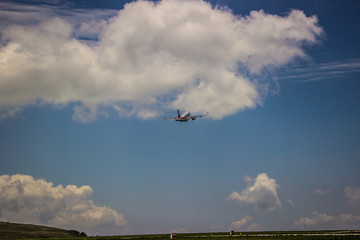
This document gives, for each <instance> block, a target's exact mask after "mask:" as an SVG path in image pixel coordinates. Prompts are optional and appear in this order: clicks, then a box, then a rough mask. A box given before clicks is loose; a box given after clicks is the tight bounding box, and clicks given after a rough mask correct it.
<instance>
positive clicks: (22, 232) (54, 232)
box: [0, 222, 86, 240]
mask: <svg viewBox="0 0 360 240" xmlns="http://www.w3.org/2000/svg"><path fill="white" fill-rule="evenodd" d="M67 237H86V234H85V233H83V232H82V233H80V232H79V231H76V230H64V229H60V228H54V227H46V226H39V225H34V224H20V223H9V222H0V239H4V240H5V239H26V238H67Z"/></svg>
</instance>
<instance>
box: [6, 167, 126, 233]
mask: <svg viewBox="0 0 360 240" xmlns="http://www.w3.org/2000/svg"><path fill="white" fill-rule="evenodd" d="M92 193H93V191H92V189H91V187H90V186H82V187H77V186H75V185H68V186H66V187H63V186H62V185H58V186H53V184H52V183H51V182H47V181H46V180H44V179H34V178H33V177H31V176H28V175H21V174H17V175H12V176H9V175H2V176H0V220H2V221H11V222H27V223H35V224H46V225H51V226H56V227H61V228H65V229H77V230H80V231H85V232H86V233H90V234H95V233H96V234H109V233H110V234H119V233H121V232H122V231H124V230H126V228H127V227H128V224H127V220H126V219H125V218H124V216H123V215H122V214H120V213H118V212H117V211H115V210H114V209H111V208H109V207H105V206H98V205H96V204H94V202H93V201H92V200H91V195H92Z"/></svg>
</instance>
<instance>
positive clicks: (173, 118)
mask: <svg viewBox="0 0 360 240" xmlns="http://www.w3.org/2000/svg"><path fill="white" fill-rule="evenodd" d="M156 118H160V119H170V120H179V118H177V117H159V116H158V115H156Z"/></svg>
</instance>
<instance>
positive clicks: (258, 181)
mask: <svg viewBox="0 0 360 240" xmlns="http://www.w3.org/2000/svg"><path fill="white" fill-rule="evenodd" d="M247 181H248V186H247V188H246V189H245V190H243V191H242V192H241V193H238V192H236V191H234V192H232V193H231V194H230V195H229V196H228V199H230V200H235V201H238V202H240V203H248V204H252V205H254V208H255V209H261V210H266V211H274V210H275V209H276V208H278V207H281V202H280V200H279V197H278V194H277V189H278V188H279V185H278V184H277V183H276V180H275V179H273V178H269V177H268V176H267V174H266V173H260V174H259V175H258V176H257V177H256V178H255V179H252V178H250V177H248V178H247Z"/></svg>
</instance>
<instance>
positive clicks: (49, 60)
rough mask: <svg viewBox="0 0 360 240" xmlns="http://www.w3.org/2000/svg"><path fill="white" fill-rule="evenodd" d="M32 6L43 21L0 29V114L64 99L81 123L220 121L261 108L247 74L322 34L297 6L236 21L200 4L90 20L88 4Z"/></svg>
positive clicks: (149, 7) (146, 5)
mask: <svg viewBox="0 0 360 240" xmlns="http://www.w3.org/2000/svg"><path fill="white" fill-rule="evenodd" d="M28 8H31V6H26V5H23V8H22V9H23V12H30V10H28ZM35 8H36V9H37V11H38V12H40V13H41V14H40V16H44V17H43V18H44V19H46V20H44V21H42V19H43V18H42V17H36V16H34V15H30V14H29V15H26V16H27V18H26V19H27V20H29V18H30V19H31V18H34V19H35V21H26V23H28V22H35V23H37V24H35V25H31V26H28V24H27V26H25V25H22V24H23V23H24V21H21V22H19V21H17V22H16V23H18V24H20V25H16V26H14V25H11V26H8V24H7V26H8V27H7V28H6V29H4V25H1V26H2V27H0V31H1V35H2V38H3V44H2V45H1V47H0V92H1V94H0V109H1V111H0V113H1V114H2V116H3V117H4V116H10V115H13V114H14V109H16V110H17V111H19V110H21V108H23V107H25V106H27V105H31V104H38V105H39V104H44V103H45V104H52V105H61V106H64V105H67V104H69V103H71V104H75V108H74V117H73V118H74V119H75V120H78V121H83V122H88V121H93V120H95V119H96V117H97V116H98V115H99V114H104V115H106V113H104V111H106V110H107V109H111V108H112V109H116V110H118V109H121V112H122V114H121V116H129V115H135V116H138V117H140V118H148V117H149V113H153V112H157V111H162V110H166V109H169V108H174V107H180V108H183V109H186V110H189V111H192V112H210V114H211V117H212V118H214V119H220V118H223V117H226V116H228V115H231V114H234V113H236V112H239V111H242V110H244V109H247V108H254V107H255V106H256V105H258V104H260V103H261V102H262V101H263V96H262V94H261V93H260V89H263V88H264V87H263V86H261V85H259V84H258V83H257V79H256V77H254V75H253V74H261V71H262V69H264V68H266V67H280V66H282V65H284V64H287V63H289V62H290V61H291V60H292V59H294V58H295V57H304V56H305V55H306V54H305V53H304V51H303V50H302V47H303V45H304V43H315V42H316V41H317V37H318V36H319V35H320V34H321V33H322V29H321V28H320V27H319V26H318V25H317V18H316V16H311V17H307V16H305V14H304V13H303V12H302V11H299V10H292V11H291V12H290V13H289V15H288V16H284V17H281V16H276V15H271V14H266V13H264V12H263V11H252V12H251V13H250V15H249V16H246V17H239V16H236V15H234V14H232V13H231V12H230V11H229V10H226V9H223V8H222V9H219V8H213V7H212V6H211V5H210V4H209V3H206V2H204V1H180V0H163V1H159V2H156V3H154V2H148V1H137V2H132V3H129V4H126V6H125V7H124V9H122V10H120V11H119V12H118V14H117V15H116V16H114V17H112V18H111V19H109V20H108V19H107V18H108V17H109V16H111V14H112V12H108V11H103V12H101V11H95V12H94V13H95V17H93V18H90V17H89V16H90V15H91V13H93V11H92V10H84V9H82V10H79V11H76V10H71V12H70V13H71V14H70V15H68V17H66V19H65V20H66V21H65V20H64V19H62V18H59V16H63V15H64V14H59V11H60V10H57V9H56V8H55V7H54V6H52V7H51V8H50V7H48V8H44V7H35ZM54 8H55V9H54ZM49 9H50V10H49ZM61 11H70V10H69V9H61ZM3 12H6V13H7V14H8V15H9V16H7V17H6V21H10V20H8V19H12V20H13V19H15V17H14V16H12V15H11V14H10V12H11V11H6V10H5V11H3ZM50 17H55V18H54V19H52V20H49V18H50ZM101 17H103V19H101ZM81 18H84V19H87V21H84V22H81V21H80V19H81ZM79 37H85V38H86V37H89V38H93V39H98V41H96V42H94V41H91V43H89V41H82V40H79ZM244 72H246V73H247V74H246V75H244V74H242V73H244ZM8 109H9V110H11V112H9V113H7V110H8Z"/></svg>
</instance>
